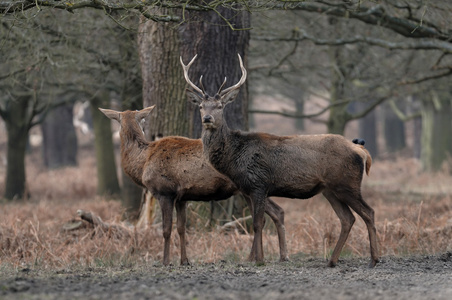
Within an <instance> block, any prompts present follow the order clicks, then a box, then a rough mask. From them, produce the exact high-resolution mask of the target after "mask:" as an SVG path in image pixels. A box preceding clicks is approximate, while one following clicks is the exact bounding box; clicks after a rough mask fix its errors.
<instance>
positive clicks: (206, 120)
mask: <svg viewBox="0 0 452 300" xmlns="http://www.w3.org/2000/svg"><path fill="white" fill-rule="evenodd" d="M197 56H198V55H195V56H194V57H193V58H192V60H191V61H190V62H189V63H188V64H187V65H185V64H184V62H183V61H182V57H181V58H180V62H181V64H182V67H183V69H184V77H185V80H186V81H187V83H188V84H189V85H190V87H192V88H193V90H191V89H187V95H188V100H190V101H191V102H193V103H194V104H197V105H199V109H200V112H201V120H202V124H203V126H204V127H205V128H206V129H213V128H217V127H218V125H220V124H222V123H223V109H224V107H225V106H226V104H228V103H230V102H232V101H234V100H235V98H236V97H237V95H238V93H239V91H240V87H241V86H242V85H243V83H245V80H246V69H245V67H244V66H243V61H242V57H241V56H240V54H238V57H239V62H240V68H241V70H242V77H241V78H240V80H239V82H238V83H237V84H235V85H233V86H231V87H228V88H227V89H224V90H223V87H224V85H225V84H226V77H225V78H224V81H223V84H221V86H220V88H219V89H218V92H217V93H216V94H215V96H213V97H212V96H209V95H208V94H207V93H206V92H205V90H204V87H203V85H202V76H201V77H200V79H199V84H200V86H201V88H199V87H197V86H196V85H195V84H194V83H193V82H191V80H190V78H189V76H188V70H189V69H190V66H191V65H192V64H193V62H194V61H195V59H196V57H197Z"/></svg>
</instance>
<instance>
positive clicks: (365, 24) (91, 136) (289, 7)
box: [0, 0, 452, 262]
mask: <svg viewBox="0 0 452 300" xmlns="http://www.w3.org/2000/svg"><path fill="white" fill-rule="evenodd" d="M0 12H1V14H2V16H1V23H2V24H1V25H2V26H1V27H0V31H1V41H0V42H1V44H0V53H1V56H2V58H3V59H2V60H1V62H0V64H1V68H0V70H1V71H0V90H1V91H2V92H1V94H0V116H1V117H2V121H3V122H2V123H1V124H0V159H1V163H2V165H3V167H2V168H1V172H0V179H1V181H2V182H3V184H2V185H1V186H0V194H1V195H2V196H3V200H2V214H3V216H2V221H1V222H2V223H3V224H2V227H1V228H2V247H1V248H2V251H3V254H6V253H9V255H10V257H16V258H17V259H18V260H16V262H17V261H20V260H21V259H22V260H26V261H30V260H32V259H36V257H37V256H39V255H42V254H38V253H42V252H40V251H37V250H36V249H41V250H42V249H47V250H46V251H47V252H48V253H50V254H53V255H50V257H51V259H50V260H52V261H54V260H55V261H58V260H57V259H56V258H55V257H58V256H61V255H57V254H56V253H57V252H58V251H57V250H56V248H55V247H56V246H55V245H54V244H52V243H51V242H49V243H50V244H49V245H53V246H49V245H47V246H46V244H45V243H43V242H42V236H47V237H48V236H49V235H50V236H51V235H52V232H54V231H52V230H57V229H58V228H61V226H62V224H61V223H62V222H64V220H69V219H70V218H71V217H70V216H71V215H74V212H75V209H74V208H73V206H70V207H66V205H69V203H72V204H71V205H75V206H80V205H82V206H84V207H87V208H90V209H92V210H96V213H98V214H100V215H103V217H104V218H107V219H110V220H112V221H113V222H120V221H122V220H123V219H127V220H129V221H131V222H133V220H134V217H136V215H137V213H138V211H139V209H140V206H141V203H142V190H141V189H139V188H137V187H136V186H135V185H134V184H133V183H132V182H130V181H129V180H128V178H127V177H126V176H125V175H123V174H122V173H121V170H120V166H119V161H118V155H117V152H118V151H117V147H118V142H117V138H116V139H115V138H114V136H113V135H112V131H111V125H112V124H111V123H110V120H108V119H107V118H105V117H104V116H103V115H102V114H100V113H99V112H98V110H97V108H98V107H104V108H113V109H117V110H125V109H139V108H141V107H144V106H150V105H153V104H157V108H156V110H155V111H156V112H154V113H153V114H152V116H151V118H150V119H149V120H147V123H146V125H145V126H144V128H145V131H146V134H147V136H148V138H149V139H150V140H152V139H155V138H156V137H157V136H160V135H162V136H168V135H184V136H189V137H193V138H196V137H199V133H200V125H199V116H198V115H197V112H196V111H197V109H196V108H195V107H192V106H190V105H188V104H187V101H186V99H185V93H184V90H185V80H184V78H183V75H182V68H181V66H180V64H179V56H182V57H183V59H184V61H185V62H187V61H188V60H189V59H191V58H192V57H193V56H194V55H195V54H196V53H198V54H199V58H198V60H199V61H197V66H193V69H194V70H193V71H192V72H193V73H192V74H193V77H192V78H199V76H200V75H201V74H204V75H205V77H204V78H205V85H206V89H207V91H208V92H214V91H216V89H218V87H219V85H220V84H221V82H222V80H223V78H224V76H227V78H228V83H229V84H233V83H234V82H235V81H237V78H238V77H239V76H240V72H239V66H238V61H237V57H236V54H237V53H241V54H242V56H244V58H245V62H246V66H247V70H248V71H249V78H248V80H247V85H246V86H245V87H243V88H242V91H241V94H240V95H239V99H238V101H237V103H235V104H234V106H233V107H231V108H230V110H229V111H228V112H227V113H228V122H229V125H230V126H231V127H235V128H241V129H245V130H247V129H250V130H259V131H266V132H272V133H275V134H309V133H325V132H331V133H339V134H344V135H345V136H347V137H348V138H355V137H360V138H364V139H365V140H366V147H367V148H368V149H369V151H370V152H371V154H372V156H373V158H374V169H375V174H374V175H372V176H373V179H371V178H372V177H371V178H369V179H368V181H366V180H365V182H364V184H365V186H366V187H367V189H366V190H365V193H366V194H367V195H368V196H369V197H370V198H371V200H370V202H371V203H372V202H374V203H372V204H374V205H377V206H378V209H376V210H377V215H378V211H380V213H381V212H386V211H390V212H391V213H390V214H389V213H386V214H385V213H383V217H381V219H380V220H379V223H378V222H377V223H378V224H379V225H378V226H379V232H384V235H385V236H386V233H388V236H391V238H388V239H389V240H391V243H390V245H391V246H387V247H383V254H394V253H401V252H405V251H408V252H412V251H414V252H435V251H446V250H448V249H450V248H451V246H450V240H451V239H450V232H451V230H450V227H451V223H452V222H451V217H450V216H451V201H450V195H451V190H450V176H451V172H452V171H451V170H452V160H451V156H450V153H451V152H452V132H451V131H452V121H451V120H452V118H451V116H452V115H451V114H452V108H451V107H452V106H451V97H450V94H451V92H452V91H451V88H450V84H448V83H449V80H450V75H451V73H452V72H451V70H452V64H451V52H452V47H451V43H450V37H451V35H450V32H451V29H452V28H451V27H452V25H451V23H450V21H449V19H450V18H449V16H450V15H451V12H452V4H449V3H448V2H445V3H432V2H431V1H421V0H419V1H376V2H374V1H347V2H344V1H321V2H317V1H314V2H308V1H266V2H260V1H249V2H240V1H237V2H235V1H232V2H231V1H211V2H209V1H207V2H202V1H192V2H189V3H188V2H180V1H167V2H158V3H155V4H153V3H150V2H146V1H144V2H140V3H135V2H133V3H129V2H124V3H122V2H114V3H113V2H109V1H104V2H86V1H72V2H61V1H7V0H5V1H2V2H1V3H0ZM113 126H115V125H113ZM113 129H114V130H117V128H115V127H113ZM115 153H116V154H115ZM96 195H98V197H96ZM109 199H119V200H120V201H115V200H114V201H113V202H111V201H109ZM280 201H281V203H283V204H284V205H283V207H285V208H286V211H289V213H288V215H289V216H288V217H287V219H290V218H291V217H290V215H292V214H293V213H294V212H298V215H295V216H293V217H292V218H293V219H298V220H300V214H301V211H303V213H306V214H307V216H304V217H303V218H302V219H303V220H304V221H303V222H304V223H295V224H294V225H293V226H295V227H292V228H293V229H294V230H293V231H292V232H294V233H299V234H300V235H304V236H307V237H308V238H307V239H308V240H310V242H309V241H305V240H302V239H300V238H299V237H297V238H296V240H297V243H299V244H300V246H299V247H297V246H295V245H293V247H292V251H293V253H295V252H300V253H301V252H308V253H310V254H314V253H317V254H318V253H322V254H323V255H325V256H326V252H327V249H328V245H329V243H330V242H329V241H330V240H331V241H332V242H333V241H334V237H335V229H334V228H335V226H333V225H332V224H335V223H334V222H337V221H336V220H334V216H333V215H329V214H328V215H327V216H326V217H325V216H323V215H322V213H323V212H322V208H323V207H324V205H325V203H324V202H321V203H320V204H316V203H318V202H319V200H312V201H311V200H309V201H307V202H305V204H301V203H302V202H300V201H293V202H290V201H287V200H285V199H281V200H280ZM239 202H240V201H236V200H232V199H231V200H226V201H225V202H224V203H222V204H220V205H218V206H214V205H210V204H207V205H193V206H192V211H191V213H192V223H191V226H193V227H194V228H198V229H199V227H202V225H204V224H206V223H208V222H210V223H211V224H212V221H213V220H214V223H215V222H218V224H222V223H224V222H227V221H230V220H231V219H233V218H236V217H239V216H241V215H242V214H243V211H244V207H243V205H241V204H238V203H239ZM112 203H113V204H112ZM294 205H295V206H294ZM300 205H303V206H300ZM39 207H41V208H42V211H41V210H40V209H37V208H39ZM58 207H60V209H57V208H58ZM229 208H231V209H229ZM155 209H156V210H157V209H158V207H157V206H156V207H155ZM61 210H67V211H66V212H65V213H62V212H61ZM12 212H16V215H15V214H14V213H12ZM19 212H20V213H24V212H25V215H23V216H21V217H19V215H18V214H19ZM27 212H28V213H27ZM40 212H41V213H40ZM215 212H216V213H215ZM316 214H319V215H316ZM154 215H155V219H154V220H153V221H152V223H157V224H158V216H157V215H158V213H155V214H154ZM7 216H8V217H7ZM421 217H422V218H421ZM14 220H22V221H23V223H24V224H20V222H19V223H17V222H15V221H14ZM49 220H53V221H52V225H51V226H49V227H48V228H47V229H46V230H49V231H45V232H44V231H42V232H41V231H40V230H43V229H39V224H45V223H47V222H49ZM306 220H308V221H306ZM294 221H296V220H294ZM319 222H321V223H322V224H323V225H322V226H324V227H321V226H319ZM301 224H303V225H304V226H306V227H305V228H303V229H302V228H301ZM196 226H197V227H196ZM244 227H245V231H246V230H247V229H246V226H244ZM336 227H337V226H336ZM290 228H291V227H288V231H289V229H290ZM22 230H23V232H25V233H24V234H23V236H22V238H23V240H21V237H17V234H13V233H14V232H16V233H17V232H22ZM270 230H271V229H270ZM361 231H363V230H361ZM361 231H360V232H361ZM363 232H364V231H363ZM214 233H215V234H218V232H214ZM59 234H63V233H59ZM203 234H205V235H206V238H205V241H206V242H205V243H206V244H209V245H210V247H211V248H209V249H211V251H212V253H214V252H215V251H213V250H212V247H213V246H212V244H211V243H209V242H207V241H208V240H209V237H211V236H210V235H211V234H212V233H211V232H210V233H209V232H204V233H203ZM14 235H15V236H16V237H15V238H13V236H14ZM41 235H42V236H41ZM336 235H337V233H336ZM424 235H425V239H424V240H422V239H421V240H420V237H421V236H424ZM157 236H158V235H157ZM313 236H318V237H319V239H317V238H313ZM408 236H409V237H411V238H410V239H408V238H407V237H408ZM309 237H310V238H309ZM380 237H381V239H382V240H383V241H386V237H382V233H380ZM439 237H440V238H439ZM27 238H29V241H28V243H34V245H35V246H34V247H31V249H35V250H25V248H27V247H25V246H24V244H21V243H26V242H24V241H26V240H27ZM236 238H237V239H238V240H239V241H241V239H242V238H243V237H240V235H236ZM147 239H149V237H147ZM364 239H365V238H364ZM50 240H51V239H49V241H50ZM145 240H146V239H145V238H144V237H143V241H145ZM150 240H152V239H150ZM201 240H202V239H201ZM352 240H353V239H352ZM355 240H356V241H357V243H358V245H356V244H354V242H350V243H349V244H348V246H349V250H348V251H350V252H352V253H354V254H364V255H365V254H366V253H367V251H366V250H365V249H366V245H365V243H364V244H363V245H361V244H362V243H359V240H362V238H359V235H358V237H356V238H355ZM402 240H403V241H405V242H401V241H402ZM6 241H8V242H6ZM11 241H16V245H15V246H14V242H11ZM433 241H436V242H435V243H433ZM71 243H72V242H71ZM77 243H80V241H79V240H77ZM149 243H150V242H149ZM175 243H177V240H176V242H175ZM303 243H305V246H301V244H303ZM405 243H407V244H405ZM419 243H421V244H422V245H423V246H419ZM94 244H95V243H94ZM239 244H240V243H239ZM21 245H22V246H21ZM143 245H145V246H144V248H147V249H148V250H146V251H148V253H152V251H150V250H149V249H151V248H152V247H151V246H150V245H149V244H147V242H143ZM306 245H311V249H310V250H306V248H303V247H309V246H306ZM289 246H290V245H289ZM21 247H22V248H23V249H22V248H21ZM95 247H97V248H100V247H99V246H98V245H97V246H95ZM112 247H113V246H112ZM206 247H207V246H206ZM237 247H238V248H237V249H239V248H240V247H241V246H240V247H239V246H237ZM300 247H301V248H300ZM135 248H136V247H135ZM173 248H176V247H173ZM198 248H202V247H198ZM207 248H208V247H207ZM207 248H206V249H207ZM220 248H221V247H220ZM289 248H290V247H289ZM49 249H50V250H49ZM127 249H129V250H130V248H127ZM240 249H241V248H240ZM240 249H239V251H238V252H239V253H240V251H241V250H240ZM129 250H127V251H129ZM24 251H28V252H27V253H28V254H27V255H24V254H23V252H24ZM42 251H44V250H42ZM117 251H119V252H120V253H123V252H121V251H125V250H117ZM127 251H126V252H127ZM143 251H144V250H143ZM156 251H157V250H156ZM174 251H177V250H176V249H174ZM217 252H218V249H217ZM245 252H246V251H245ZM67 255H68V256H67V260H69V261H70V260H71V257H72V256H71V255H70V254H67ZM121 255H124V254H121ZM150 255H151V256H152V257H153V259H156V258H158V257H159V252H158V251H157V252H156V254H150ZM199 256H200V257H203V255H202V254H199ZM24 257H25V258H24ZM52 257H53V258H52ZM85 259H86V258H85ZM211 259H217V256H215V255H214V254H212V257H211ZM60 260H61V258H60ZM63 261H64V259H63Z"/></svg>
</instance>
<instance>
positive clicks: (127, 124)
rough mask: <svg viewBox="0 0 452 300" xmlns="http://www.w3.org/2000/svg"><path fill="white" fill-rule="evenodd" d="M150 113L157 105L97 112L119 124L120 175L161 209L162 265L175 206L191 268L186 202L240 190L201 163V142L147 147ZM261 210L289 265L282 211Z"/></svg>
mask: <svg viewBox="0 0 452 300" xmlns="http://www.w3.org/2000/svg"><path fill="white" fill-rule="evenodd" d="M154 107H155V105H154V106H150V107H147V108H144V109H142V110H139V111H130V110H127V111H123V112H119V111H115V110H111V109H103V108H99V110H100V111H101V112H102V113H103V114H104V115H105V116H107V117H108V118H110V119H112V120H116V121H118V122H119V124H120V131H119V135H120V156H121V167H122V168H123V170H124V173H126V174H127V175H128V176H129V177H130V178H132V180H133V181H134V182H135V183H136V184H137V185H139V186H141V187H143V188H146V189H147V190H149V191H150V192H151V193H152V194H153V195H154V196H155V197H156V199H157V200H158V202H159V204H160V207H161V211H162V227H163V238H164V250H163V264H164V265H168V264H169V263H170V256H169V254H170V238H171V231H172V226H173V219H172V217H173V209H174V206H175V207H176V215H177V222H176V223H177V224H176V227H177V232H178V234H179V237H180V252H181V258H180V263H181V265H189V264H190V263H189V260H188V258H187V252H186V238H185V223H186V202H187V201H210V200H224V199H227V198H229V197H231V196H233V195H236V194H237V193H239V190H238V188H237V187H236V186H235V184H234V183H232V182H231V181H230V180H229V179H228V178H227V177H226V176H224V175H222V174H220V173H218V172H217V171H216V170H215V169H214V168H212V167H211V166H210V164H209V163H208V162H207V161H206V160H205V159H204V156H203V154H202V142H201V140H200V139H189V138H185V137H180V136H168V137H163V138H161V139H159V140H157V141H147V140H146V137H145V136H144V133H143V130H142V128H141V126H140V122H141V121H142V120H143V119H144V118H146V117H147V116H148V115H149V114H150V113H151V111H152V110H153V109H154ZM244 198H245V200H246V201H247V204H248V207H249V208H250V211H251V212H253V207H252V204H251V201H250V199H249V198H247V197H246V196H245V197H244ZM264 210H265V212H266V213H267V214H268V215H269V216H270V218H271V219H272V220H273V222H274V224H275V226H276V230H277V233H278V239H279V249H280V260H281V261H287V260H288V255H287V246H286V239H285V227H284V210H283V209H282V208H281V207H280V206H279V205H278V204H276V203H275V202H274V201H273V200H271V199H268V202H267V205H266V207H265V208H264ZM254 258H255V249H254V248H252V249H251V253H250V256H249V258H248V259H249V260H254Z"/></svg>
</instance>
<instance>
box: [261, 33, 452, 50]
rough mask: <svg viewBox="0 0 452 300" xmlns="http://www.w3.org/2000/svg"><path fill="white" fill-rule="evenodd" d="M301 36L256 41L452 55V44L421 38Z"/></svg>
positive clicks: (302, 34) (305, 34) (262, 38)
mask: <svg viewBox="0 0 452 300" xmlns="http://www.w3.org/2000/svg"><path fill="white" fill-rule="evenodd" d="M300 33H301V35H300V36H298V37H294V36H292V37H289V38H284V37H255V39H256V40H260V41H267V42H275V41H280V42H294V41H303V40H309V41H311V42H313V43H314V44H316V45H327V46H342V45H347V44H356V43H367V44H369V45H374V46H378V47H382V48H386V49H390V50H408V49H416V50H440V51H443V52H445V53H452V44H451V43H449V42H445V41H440V40H434V39H426V38H420V39H416V40H407V41H403V42H391V41H388V40H383V39H378V38H372V37H367V36H358V35H357V36H354V37H344V38H339V39H321V38H317V37H314V36H311V35H309V34H307V33H306V32H305V31H304V30H300Z"/></svg>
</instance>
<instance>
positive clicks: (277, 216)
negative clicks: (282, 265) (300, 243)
mask: <svg viewBox="0 0 452 300" xmlns="http://www.w3.org/2000/svg"><path fill="white" fill-rule="evenodd" d="M266 203H267V205H266V206H265V212H266V213H267V215H269V216H270V218H271V219H272V220H273V223H275V226H276V231H277V232H278V241H279V257H280V258H279V260H280V261H289V256H288V255H287V244H286V227H285V226H284V210H283V209H282V208H281V206H279V205H278V204H276V203H275V202H274V201H273V200H272V199H270V198H267V201H266Z"/></svg>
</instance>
